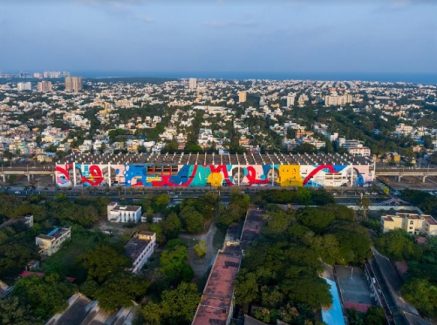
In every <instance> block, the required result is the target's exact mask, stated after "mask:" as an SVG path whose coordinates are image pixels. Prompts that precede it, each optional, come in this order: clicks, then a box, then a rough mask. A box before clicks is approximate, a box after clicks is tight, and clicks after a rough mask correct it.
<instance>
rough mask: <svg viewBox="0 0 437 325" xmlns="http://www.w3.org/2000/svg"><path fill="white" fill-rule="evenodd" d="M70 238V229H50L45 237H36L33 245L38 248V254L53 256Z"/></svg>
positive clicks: (42, 235)
mask: <svg viewBox="0 0 437 325" xmlns="http://www.w3.org/2000/svg"><path fill="white" fill-rule="evenodd" d="M70 238H71V228H59V227H56V228H54V229H52V230H51V231H50V232H49V233H48V234H47V235H44V234H41V235H38V236H36V238H35V244H36V245H37V246H38V247H39V254H41V255H43V256H50V255H53V254H55V253H56V252H57V251H58V250H59V249H60V248H61V246H62V244H63V243H64V242H65V241H66V240H68V239H70Z"/></svg>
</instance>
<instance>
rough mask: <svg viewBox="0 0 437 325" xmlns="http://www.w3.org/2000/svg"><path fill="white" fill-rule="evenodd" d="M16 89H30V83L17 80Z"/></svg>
mask: <svg viewBox="0 0 437 325" xmlns="http://www.w3.org/2000/svg"><path fill="white" fill-rule="evenodd" d="M17 90H18V91H24V90H32V84H31V83H30V82H19V83H17Z"/></svg>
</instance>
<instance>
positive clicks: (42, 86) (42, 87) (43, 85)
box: [36, 80, 53, 93]
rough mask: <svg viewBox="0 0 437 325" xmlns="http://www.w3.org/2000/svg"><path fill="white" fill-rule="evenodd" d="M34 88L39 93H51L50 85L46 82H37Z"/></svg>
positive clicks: (51, 87)
mask: <svg viewBox="0 0 437 325" xmlns="http://www.w3.org/2000/svg"><path fill="white" fill-rule="evenodd" d="M36 88H37V90H38V91H39V92H41V93H46V92H50V91H53V85H52V83H51V82H50V81H46V80H43V81H40V82H38V84H37V85H36Z"/></svg>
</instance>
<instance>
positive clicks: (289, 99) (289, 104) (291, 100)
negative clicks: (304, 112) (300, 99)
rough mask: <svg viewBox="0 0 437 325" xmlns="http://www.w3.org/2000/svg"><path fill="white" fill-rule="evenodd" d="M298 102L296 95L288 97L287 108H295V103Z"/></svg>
mask: <svg viewBox="0 0 437 325" xmlns="http://www.w3.org/2000/svg"><path fill="white" fill-rule="evenodd" d="M295 101H296V95H295V94H288V95H287V107H291V106H294V102H295Z"/></svg>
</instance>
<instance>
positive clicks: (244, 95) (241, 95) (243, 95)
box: [238, 91, 247, 103]
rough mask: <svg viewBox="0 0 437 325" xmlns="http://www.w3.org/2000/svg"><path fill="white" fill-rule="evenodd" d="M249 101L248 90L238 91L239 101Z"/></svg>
mask: <svg viewBox="0 0 437 325" xmlns="http://www.w3.org/2000/svg"><path fill="white" fill-rule="evenodd" d="M246 101H247V91H239V92H238V102H239V103H245V102H246Z"/></svg>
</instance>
